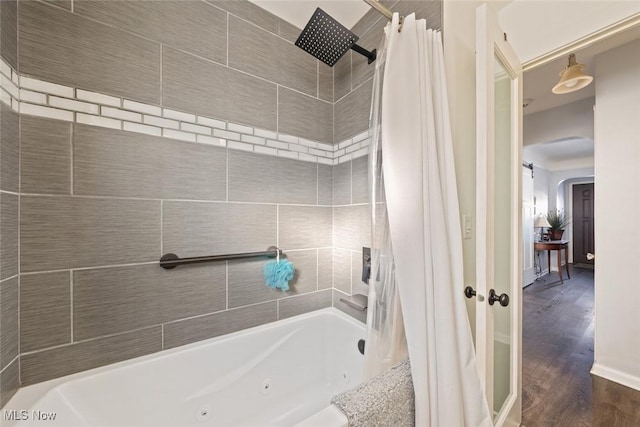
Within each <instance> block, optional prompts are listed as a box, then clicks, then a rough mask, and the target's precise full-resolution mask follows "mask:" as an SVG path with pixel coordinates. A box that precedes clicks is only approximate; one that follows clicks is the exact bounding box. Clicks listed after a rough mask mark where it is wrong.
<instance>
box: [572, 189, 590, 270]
mask: <svg viewBox="0 0 640 427" xmlns="http://www.w3.org/2000/svg"><path fill="white" fill-rule="evenodd" d="M572 193H573V199H572V200H573V215H572V217H573V218H572V223H573V263H574V265H575V266H581V267H590V268H593V265H594V259H595V258H593V257H591V256H590V255H589V254H594V253H595V250H594V247H595V246H594V222H595V220H594V201H595V194H594V184H593V183H589V184H575V185H573V191H572Z"/></svg>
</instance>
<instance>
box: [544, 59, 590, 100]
mask: <svg viewBox="0 0 640 427" xmlns="http://www.w3.org/2000/svg"><path fill="white" fill-rule="evenodd" d="M592 81H593V77H591V76H588V75H586V74H585V73H584V64H578V63H577V62H576V55H575V54H573V53H572V54H571V55H569V65H567V68H565V69H564V70H562V71H561V72H560V81H559V82H558V83H557V84H556V85H555V86H554V87H553V89H551V92H553V93H555V94H556V95H560V94H563V93H570V92H575V91H577V90H580V89H582V88H583V87H587V86H589V84H590V83H591V82H592Z"/></svg>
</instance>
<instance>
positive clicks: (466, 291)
mask: <svg viewBox="0 0 640 427" xmlns="http://www.w3.org/2000/svg"><path fill="white" fill-rule="evenodd" d="M464 296H465V297H467V298H473V297H475V296H476V291H475V289H473V288H472V287H471V286H467V287H466V288H464Z"/></svg>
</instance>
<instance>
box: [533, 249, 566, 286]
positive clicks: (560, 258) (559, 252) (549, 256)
mask: <svg viewBox="0 0 640 427" xmlns="http://www.w3.org/2000/svg"><path fill="white" fill-rule="evenodd" d="M533 249H535V250H536V251H547V260H548V263H549V273H551V251H558V274H559V275H560V283H564V281H563V280H562V250H563V249H564V259H565V261H566V264H565V265H566V266H567V277H568V278H569V279H571V274H570V273H569V241H568V240H549V241H547V242H535V243H534V244H533Z"/></svg>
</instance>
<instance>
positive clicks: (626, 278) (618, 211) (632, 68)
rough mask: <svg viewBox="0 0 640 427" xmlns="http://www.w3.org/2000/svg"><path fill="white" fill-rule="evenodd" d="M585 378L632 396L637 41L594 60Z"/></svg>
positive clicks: (638, 254) (638, 253)
mask: <svg viewBox="0 0 640 427" xmlns="http://www.w3.org/2000/svg"><path fill="white" fill-rule="evenodd" d="M596 82H597V85H596V116H595V170H596V175H597V177H598V179H597V180H596V184H595V194H596V204H595V208H596V209H595V216H596V218H597V220H596V228H595V246H596V256H597V257H596V270H595V279H596V303H595V312H596V341H595V364H594V367H593V371H592V372H593V373H595V374H596V375H600V376H603V377H606V378H609V379H611V380H614V381H618V382H620V383H622V384H625V385H628V386H630V387H634V388H636V389H638V390H640V292H638V291H639V289H640V288H639V287H638V268H637V266H638V260H639V259H640V221H639V219H640V214H639V212H640V167H639V165H640V40H636V41H635V42H632V43H629V44H626V45H624V46H621V47H619V48H617V49H613V50H611V51H608V52H605V53H603V54H601V55H598V56H597V57H596Z"/></svg>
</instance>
